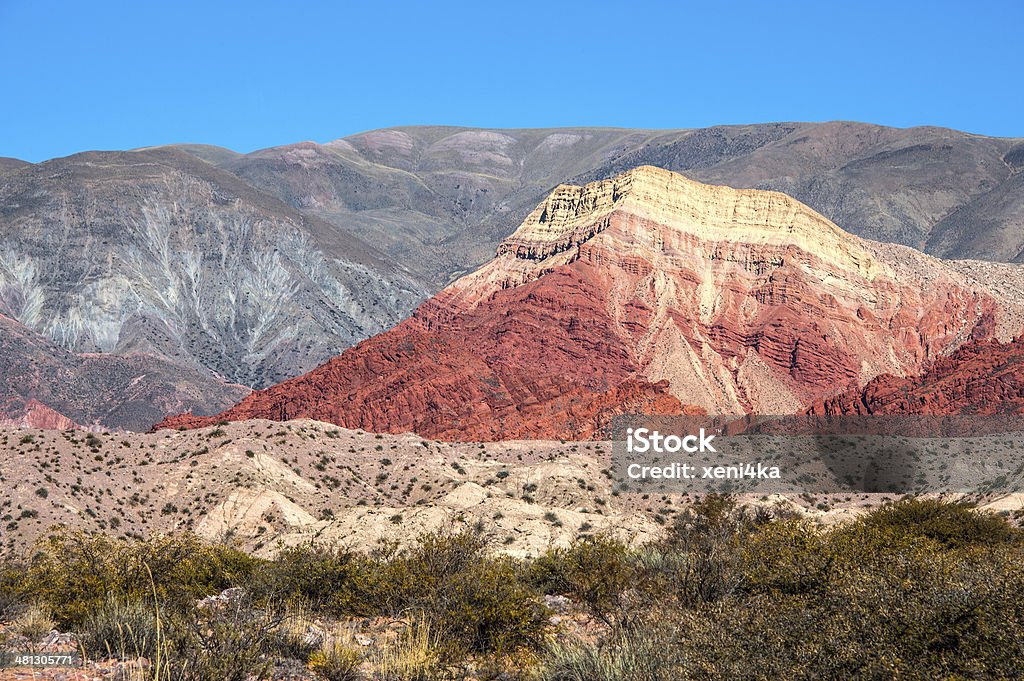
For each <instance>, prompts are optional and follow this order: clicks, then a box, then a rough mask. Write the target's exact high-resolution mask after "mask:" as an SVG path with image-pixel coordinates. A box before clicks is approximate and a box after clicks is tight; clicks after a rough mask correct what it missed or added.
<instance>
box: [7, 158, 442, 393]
mask: <svg viewBox="0 0 1024 681" xmlns="http://www.w3.org/2000/svg"><path fill="white" fill-rule="evenodd" d="M0 227H2V230H0V313H4V314H7V315H10V316H11V317H14V318H16V319H17V320H18V321H20V322H21V323H22V324H24V325H25V326H27V327H29V328H31V329H33V330H34V331H37V332H39V333H41V334H43V335H44V336H47V337H48V338H50V339H52V340H54V341H55V342H57V343H58V344H59V345H61V346H62V347H64V348H66V349H67V350H69V351H71V352H75V353H80V352H103V353H109V354H114V355H126V354H131V353H140V352H141V353H147V354H150V355H154V356H159V357H163V358H165V359H167V360H171V361H174V362H176V363H179V364H183V365H187V366H190V367H192V370H193V371H214V372H217V373H218V374H220V375H222V376H224V377H225V378H226V379H227V380H228V381H230V382H234V383H241V384H244V385H248V386H253V387H260V386H265V385H268V384H272V383H275V382H277V381H280V380H283V379H285V378H288V377H290V376H294V375H296V374H298V373H301V372H303V371H305V370H308V369H310V368H312V367H314V366H316V365H317V364H319V363H321V362H323V361H324V360H326V359H327V358H328V357H330V356H332V355H334V354H336V353H337V352H339V351H340V350H342V349H343V348H345V347H347V346H349V345H351V344H352V343H354V342H355V341H357V340H359V339H361V338H364V337H366V336H368V335H371V334H373V333H375V332H377V331H380V330H382V329H384V328H387V327H389V326H391V325H392V324H394V323H395V322H397V321H398V320H399V319H401V318H402V317H404V316H406V315H407V314H408V312H409V311H410V310H411V309H412V307H413V306H414V305H415V304H416V303H418V302H419V301H420V300H422V298H423V297H424V295H425V292H424V291H423V289H422V288H421V287H420V286H419V284H418V283H417V282H416V281H414V279H413V278H412V277H411V276H410V275H409V274H408V273H406V272H404V271H403V270H402V269H401V267H400V266H397V265H395V264H392V263H389V262H387V261H386V260H384V259H383V258H382V257H381V255H380V254H379V253H378V252H377V251H376V250H375V249H373V248H371V247H370V246H368V245H367V244H366V243H364V242H363V241H361V240H359V239H358V238H356V237H354V236H352V235H351V234H348V233H345V232H342V231H340V230H339V229H337V228H336V227H334V226H332V225H330V224H328V223H326V222H323V221H321V220H318V219H316V218H314V217H310V216H307V215H304V214H302V213H300V212H298V211H296V210H295V209H293V208H291V207H289V206H287V205H285V204H283V203H281V202H280V201H278V200H277V199H275V198H273V197H270V196H268V195H265V194H262V193H261V192H259V191H257V190H255V189H253V188H252V187H250V186H248V185H247V184H245V183H243V182H241V181H240V180H239V179H238V178H237V177H235V176H234V175H232V174H231V173H228V172H226V171H223V170H220V169H218V168H216V167H215V166H213V165H211V164H209V163H206V162H204V161H201V160H199V159H197V158H196V157H195V156H193V155H191V154H189V153H185V152H183V151H178V150H174V149H156V150H144V151H137V152H103V153H100V152H90V153H85V154H78V155H75V156H72V157H68V158H65V159H57V160H54V161H47V162H45V163H40V164H36V165H32V166H25V167H22V168H18V169H15V170H11V171H8V172H7V173H5V174H4V175H3V176H2V179H0Z"/></svg>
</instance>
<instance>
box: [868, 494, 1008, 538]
mask: <svg viewBox="0 0 1024 681" xmlns="http://www.w3.org/2000/svg"><path fill="white" fill-rule="evenodd" d="M859 522H860V524H861V525H863V526H865V527H868V528H874V529H879V530H883V531H889V532H892V533H893V534H894V535H895V536H904V537H906V536H918V537H925V538H928V539H932V540H934V541H936V542H938V543H940V544H942V545H943V546H946V547H958V546H966V545H969V544H983V545H989V546H991V545H994V544H1003V543H1006V542H1013V541H1019V540H1020V538H1021V536H1022V535H1021V531H1020V530H1018V529H1017V528H1015V527H1013V526H1012V525H1010V524H1009V523H1008V522H1006V520H1005V519H1003V518H1001V517H999V516H997V515H995V514H994V513H988V512H985V511H979V510H977V509H974V508H972V507H971V506H970V505H969V504H966V503H959V502H947V501H942V500H940V499H917V498H908V499H903V500H900V501H897V502H893V503H889V504H886V505H884V506H882V507H881V508H879V509H877V510H875V511H872V512H871V513H869V514H867V515H866V516H865V517H864V518H863V519H861V520H860V521H859Z"/></svg>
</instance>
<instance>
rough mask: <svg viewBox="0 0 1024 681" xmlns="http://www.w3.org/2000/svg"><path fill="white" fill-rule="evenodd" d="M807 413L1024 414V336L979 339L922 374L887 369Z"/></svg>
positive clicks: (818, 403) (817, 403) (813, 407)
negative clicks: (904, 374) (902, 374)
mask: <svg viewBox="0 0 1024 681" xmlns="http://www.w3.org/2000/svg"><path fill="white" fill-rule="evenodd" d="M808 412H809V413H811V414H818V415H824V416H834V415H850V414H854V415H871V414H928V415H937V416H950V415H961V414H978V415H984V416H993V415H997V414H1024V337H1018V338H1016V339H1014V340H1013V341H1011V342H1009V343H1000V342H998V341H992V340H988V341H976V342H972V343H969V344H966V345H964V346H963V347H961V348H959V349H958V350H957V351H956V352H954V353H953V354H952V355H950V356H948V357H944V358H942V359H940V360H937V361H936V362H935V363H934V364H933V365H932V366H931V367H930V368H929V369H928V371H926V372H925V373H924V374H923V375H921V376H918V377H909V378H905V377H899V376H892V375H889V374H885V375H882V376H878V377H876V378H874V379H872V380H871V381H870V382H869V383H868V384H867V385H866V386H864V387H863V388H860V389H856V390H850V391H847V392H844V393H843V394H841V395H838V396H836V397H833V398H830V399H827V400H820V401H818V402H816V403H815V404H813V405H812V406H811V407H810V408H809V409H808Z"/></svg>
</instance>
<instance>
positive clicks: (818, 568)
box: [732, 520, 834, 594]
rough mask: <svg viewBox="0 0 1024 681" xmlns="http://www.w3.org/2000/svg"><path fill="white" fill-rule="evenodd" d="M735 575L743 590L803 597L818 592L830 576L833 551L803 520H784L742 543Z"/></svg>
mask: <svg viewBox="0 0 1024 681" xmlns="http://www.w3.org/2000/svg"><path fill="white" fill-rule="evenodd" d="M740 558H741V561H740V563H738V564H737V565H736V568H735V571H734V574H733V575H732V576H733V577H734V578H735V580H736V587H737V588H742V589H744V590H746V591H752V592H758V591H778V592H782V593H787V594H804V593H812V592H815V591H819V590H821V589H822V588H823V587H824V586H825V583H826V582H827V580H828V579H829V578H830V575H831V574H832V570H833V566H834V555H833V552H831V551H827V550H826V541H825V538H824V537H823V536H822V534H821V532H820V530H818V529H817V528H815V527H813V526H812V525H811V524H810V523H808V522H807V521H803V520H784V521H780V522H777V523H773V524H771V525H769V526H766V527H764V528H762V529H761V531H759V532H757V533H754V534H751V535H750V536H749V537H747V539H746V540H745V541H744V542H743V544H742V549H741V553H740Z"/></svg>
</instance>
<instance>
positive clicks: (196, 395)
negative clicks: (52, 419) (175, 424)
mask: <svg viewBox="0 0 1024 681" xmlns="http://www.w3.org/2000/svg"><path fill="white" fill-rule="evenodd" d="M248 392H249V391H248V390H247V389H246V388H244V387H242V386H239V385H231V384H228V383H226V382H225V381H224V380H223V379H222V378H220V377H218V376H216V375H214V374H213V373H212V372H210V371H207V370H204V369H200V368H197V367H195V366H191V365H185V364H182V363H179V362H173V361H170V360H168V359H167V358H162V357H157V356H154V355H149V354H144V353H132V354H128V355H113V354H87V355H79V354H75V353H71V352H68V351H67V350H65V349H63V348H61V347H58V346H57V345H56V344H55V343H53V342H52V341H50V340H49V339H47V338H44V337H42V336H40V335H39V334H37V333H34V332H33V331H30V330H29V329H27V328H25V327H24V326H22V325H21V324H19V323H18V322H16V321H14V320H13V319H11V318H9V317H7V316H5V315H2V314H0V417H3V416H11V415H16V414H19V413H20V412H21V411H23V409H24V407H25V405H26V403H27V402H29V400H37V401H39V402H41V403H43V404H45V405H47V406H48V407H50V408H51V409H54V410H56V411H57V412H59V413H60V414H63V415H64V416H67V417H68V418H70V419H71V420H72V421H74V422H75V423H77V424H79V425H82V426H96V425H98V426H102V427H104V428H116V429H127V430H146V429H148V428H149V427H150V426H151V425H152V424H153V423H154V422H155V421H156V420H158V419H160V418H162V417H163V416H164V415H165V414H167V413H174V412H175V411H176V410H177V411H181V410H182V409H185V410H190V411H194V412H203V413H206V414H215V413H217V412H218V411H219V410H221V409H223V408H225V407H226V406H229V405H231V404H234V403H235V402H236V401H238V400H239V399H241V398H242V397H244V396H245V395H246V394H247V393H248Z"/></svg>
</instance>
